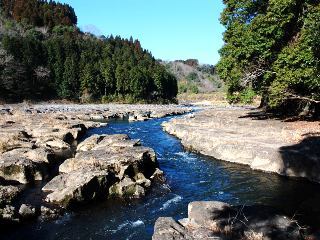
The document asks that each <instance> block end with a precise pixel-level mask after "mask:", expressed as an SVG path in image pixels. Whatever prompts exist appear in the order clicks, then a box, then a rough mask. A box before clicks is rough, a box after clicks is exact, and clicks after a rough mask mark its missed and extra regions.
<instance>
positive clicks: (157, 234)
mask: <svg viewBox="0 0 320 240" xmlns="http://www.w3.org/2000/svg"><path fill="white" fill-rule="evenodd" d="M152 240H193V237H192V236H191V235H190V233H189V232H188V230H187V229H186V228H184V227H183V226H182V225H180V224H179V223H177V222H176V221H175V220H174V219H173V218H170V217H160V218H158V220H157V221H156V223H155V226H154V234H153V236H152Z"/></svg>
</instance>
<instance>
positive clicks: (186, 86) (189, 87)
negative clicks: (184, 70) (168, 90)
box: [178, 82, 199, 94]
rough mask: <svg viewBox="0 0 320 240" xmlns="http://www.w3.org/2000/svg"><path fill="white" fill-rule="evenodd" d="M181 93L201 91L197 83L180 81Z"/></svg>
mask: <svg viewBox="0 0 320 240" xmlns="http://www.w3.org/2000/svg"><path fill="white" fill-rule="evenodd" d="M178 89H179V94H181V93H194V94H197V93H199V88H198V87H197V85H196V84H194V83H190V82H180V83H179V85H178Z"/></svg>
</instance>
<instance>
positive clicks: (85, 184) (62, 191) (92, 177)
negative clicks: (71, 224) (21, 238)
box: [42, 169, 114, 207]
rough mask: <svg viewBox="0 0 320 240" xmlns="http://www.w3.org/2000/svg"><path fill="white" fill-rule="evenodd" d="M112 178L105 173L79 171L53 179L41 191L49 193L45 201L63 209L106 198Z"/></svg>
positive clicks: (86, 170)
mask: <svg viewBox="0 0 320 240" xmlns="http://www.w3.org/2000/svg"><path fill="white" fill-rule="evenodd" d="M113 181H114V180H113V176H111V175H110V174H109V173H108V172H107V171H101V170H91V169H81V170H78V171H73V172H70V173H67V174H61V175H58V176H56V177H55V178H53V179H52V180H51V181H50V182H49V183H47V185H45V186H44V187H43V188H42V190H43V191H44V192H49V194H48V195H47V197H46V201H47V202H50V203H57V204H59V205H63V206H65V207H69V206H71V205H73V204H79V203H85V202H89V201H92V200H94V199H97V198H101V197H102V198H107V196H108V191H109V187H110V186H111V184H112V183H113Z"/></svg>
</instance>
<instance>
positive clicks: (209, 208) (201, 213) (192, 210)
mask: <svg viewBox="0 0 320 240" xmlns="http://www.w3.org/2000/svg"><path fill="white" fill-rule="evenodd" d="M230 214H231V207H230V205H229V204H226V203H223V202H214V201H213V202H192V203H190V204H189V205H188V217H189V224H191V225H192V226H207V227H210V226H214V225H215V224H216V220H217V219H221V218H224V217H228V216H230Z"/></svg>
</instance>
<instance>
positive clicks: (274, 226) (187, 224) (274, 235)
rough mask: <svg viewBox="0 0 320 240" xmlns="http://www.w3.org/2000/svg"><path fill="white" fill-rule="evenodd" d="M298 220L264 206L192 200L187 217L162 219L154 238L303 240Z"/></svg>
mask: <svg viewBox="0 0 320 240" xmlns="http://www.w3.org/2000/svg"><path fill="white" fill-rule="evenodd" d="M300 230H301V229H300V227H299V225H298V223H297V222H295V221H293V220H292V219H291V218H288V217H287V216H285V215H282V214H281V213H279V212H277V211H276V210H274V209H270V208H268V207H265V206H247V207H245V206H238V207H232V206H230V205H228V204H226V203H223V202H215V201H213V202H192V203H190V204H189V206H188V218H187V219H181V220H179V221H175V220H174V219H172V218H159V219H158V220H157V222H156V223H155V229H154V235H153V237H152V239H153V240H160V239H161V240H171V239H179V240H182V239H187V240H196V239H199V240H200V239H208V240H209V239H239V240H240V239H248V240H249V239H266V240H267V239H283V240H284V239H287V240H289V239H290V240H294V239H301V237H302V235H301V232H300Z"/></svg>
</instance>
